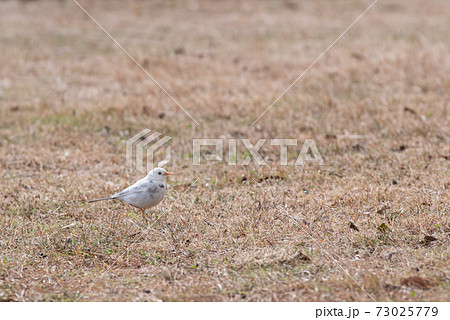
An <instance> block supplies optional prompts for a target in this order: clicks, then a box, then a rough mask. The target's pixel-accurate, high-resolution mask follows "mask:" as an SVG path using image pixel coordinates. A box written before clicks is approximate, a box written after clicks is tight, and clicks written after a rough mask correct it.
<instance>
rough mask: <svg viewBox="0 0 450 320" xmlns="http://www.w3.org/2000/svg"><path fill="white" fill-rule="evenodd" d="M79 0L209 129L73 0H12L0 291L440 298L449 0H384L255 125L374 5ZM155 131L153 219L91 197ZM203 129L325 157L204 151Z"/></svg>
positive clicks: (5, 53) (2, 63)
mask: <svg viewBox="0 0 450 320" xmlns="http://www.w3.org/2000/svg"><path fill="white" fill-rule="evenodd" d="M80 3H81V4H82V5H83V6H85V8H86V9H87V10H88V11H89V12H90V13H91V14H92V15H93V16H94V17H95V18H96V19H98V21H99V22H100V24H101V25H102V26H103V27H104V28H105V29H106V30H108V31H109V32H110V33H111V34H112V35H113V36H114V37H116V38H117V40H118V41H119V42H120V43H121V44H122V45H123V47H124V48H126V49H127V50H128V51H129V52H130V53H131V54H132V55H133V56H134V57H136V60H137V61H139V63H141V64H142V66H143V67H144V68H146V69H147V70H148V71H149V72H150V74H151V75H152V76H154V77H155V78H156V79H157V80H158V81H159V82H160V83H161V85H162V86H164V87H165V88H167V90H168V91H169V92H171V93H172V94H173V96H174V98H175V99H176V100H177V101H179V103H180V104H181V105H182V106H183V107H185V108H186V110H188V112H189V113H190V114H191V115H192V116H193V117H194V118H195V119H196V120H197V121H198V123H199V126H197V125H196V124H195V123H194V122H193V121H192V119H191V118H189V117H188V116H187V115H186V114H185V113H184V112H183V111H182V110H181V109H180V108H179V107H178V106H177V105H176V104H175V103H174V102H173V101H172V100H171V99H170V98H169V97H168V96H167V95H166V94H165V93H164V92H163V91H162V90H161V89H160V88H159V87H158V86H157V85H155V83H154V82H153V81H152V80H151V79H149V78H148V77H147V75H146V74H145V73H144V72H143V71H142V70H141V69H139V67H137V66H136V65H135V64H134V63H133V62H132V61H131V60H130V59H129V57H127V56H126V54H124V53H123V52H122V51H121V50H120V49H119V48H118V47H117V46H116V45H115V44H114V43H113V42H112V41H111V39H109V38H108V37H107V36H106V35H105V33H104V32H103V31H101V30H100V29H99V28H98V26H97V25H95V23H94V22H93V21H92V20H91V19H89V18H88V17H87V16H86V14H85V13H83V12H82V11H81V9H80V8H79V7H77V6H76V4H75V3H74V2H72V1H58V2H55V1H27V2H15V1H1V2H0V12H1V19H0V30H1V32H0V45H1V50H0V179H1V180H0V210H1V211H0V230H1V236H0V259H1V263H0V300H2V301H11V300H12V301H23V300H25V301H61V300H69V301H73V300H77V299H79V300H81V301H96V300H97V301H99V300H107V301H117V300H120V301H122V300H125V301H141V300H149V301H156V300H163V301H191V300H194V301H317V300H320V301H355V300H358V301H370V300H371V297H372V298H373V299H375V300H377V301H409V300H413V301H423V300H427V301H434V300H438V301H445V300H447V301H448V300H449V298H450V294H449V281H450V274H449V265H448V261H449V257H448V254H449V232H450V225H449V211H450V204H449V187H450V176H449V164H450V147H449V146H450V129H449V128H450V126H449V123H450V115H449V101H450V78H449V76H448V75H449V74H450V56H449V54H448V53H449V52H450V38H449V37H448V35H449V34H450V20H449V16H448V12H450V2H449V1H446V0H432V1H426V5H424V4H425V1H393V0H380V1H379V2H378V3H377V4H376V5H375V6H374V7H373V8H372V9H371V10H370V11H369V12H368V13H367V14H366V15H365V16H364V17H363V18H362V19H361V20H360V21H359V22H358V23H357V24H356V25H355V26H354V27H353V28H352V29H351V30H350V31H349V32H348V33H347V34H346V35H345V36H344V37H343V38H342V39H341V40H340V41H339V42H338V43H337V44H336V45H335V46H334V47H333V48H332V49H331V50H330V51H329V52H328V53H327V54H326V55H325V56H324V57H323V58H322V59H321V60H320V61H319V62H318V63H317V64H316V65H315V66H314V67H313V68H311V69H310V71H309V72H308V73H307V74H306V75H305V76H304V77H303V78H302V79H301V80H300V81H299V82H298V83H297V84H296V85H295V86H294V87H292V89H291V90H290V91H288V92H287V93H286V95H285V96H284V97H283V98H282V99H280V100H279V101H278V102H277V103H276V104H275V105H274V106H273V107H272V108H271V109H270V110H269V111H268V112H267V113H266V114H265V115H264V116H263V117H262V118H261V119H260V120H259V121H258V122H257V123H256V124H255V125H254V126H251V123H252V122H253V121H254V120H255V119H256V118H257V117H258V116H259V115H260V114H261V113H262V112H263V111H264V110H265V109H266V108H267V107H268V105H269V104H270V103H271V102H272V101H274V99H275V98H276V97H277V96H278V95H280V94H281V93H282V92H283V91H284V90H285V89H286V88H287V87H288V86H289V85H290V84H291V83H292V82H293V81H294V80H295V79H296V78H297V77H298V76H299V75H300V74H301V73H302V72H303V71H304V70H305V69H306V68H307V67H308V66H309V65H310V63H311V62H313V61H314V59H316V58H317V57H318V56H319V55H320V54H321V53H322V52H323V51H324V50H325V49H326V48H327V47H328V46H329V45H330V44H331V43H332V42H333V41H334V40H335V39H336V38H337V37H338V36H339V35H340V34H341V33H342V32H343V31H344V30H345V29H346V28H347V27H348V26H349V25H350V24H351V23H352V22H353V21H354V20H355V19H356V17H357V16H358V15H359V14H361V13H362V12H363V11H364V10H365V9H366V8H367V7H368V6H369V4H370V2H369V1H342V2H339V3H337V2H336V3H335V2H331V1H322V0H320V1H316V0H314V1H312V0H311V1H301V2H300V1H298V2H296V1H267V2H266V1H245V2H244V1H211V2H206V1H180V2H178V1H176V2H175V1H160V2H158V1H152V2H144V1H117V2H112V1H107V2H106V1H104V2H100V1H89V2H88V1H80ZM144 128H150V129H152V130H156V131H158V132H161V133H164V134H166V135H169V136H171V137H172V140H171V142H170V144H171V147H172V150H173V151H174V154H175V156H174V160H173V163H172V165H171V166H170V169H171V170H172V171H175V172H177V173H178V175H177V176H174V177H171V178H170V179H169V191H168V194H167V196H166V198H165V200H164V202H163V203H162V204H160V205H159V206H158V207H157V208H156V209H155V210H153V216H152V217H151V218H150V220H151V224H150V225H149V226H148V228H146V229H142V228H141V227H140V226H139V225H135V224H133V223H132V222H130V221H129V220H127V219H125V218H124V217H123V215H122V214H128V215H129V216H131V217H134V219H137V220H138V221H141V220H142V218H141V216H140V215H139V213H138V212H136V211H134V209H132V208H130V207H129V206H127V205H125V204H123V203H119V202H117V203H115V202H107V203H97V204H95V205H88V204H86V202H85V201H86V200H88V199H92V198H97V197H100V196H105V195H109V194H112V193H114V192H117V191H119V190H121V189H123V188H124V187H126V186H127V185H129V184H130V183H131V182H134V181H135V180H137V179H138V178H140V177H141V176H142V173H140V172H138V171H137V170H135V169H133V168H129V167H126V166H125V144H124V142H125V140H126V139H128V138H130V137H131V136H133V135H134V134H135V133H137V132H139V131H140V130H142V129H144ZM205 137H206V138H225V139H228V138H237V139H239V138H249V139H250V140H251V141H252V142H255V141H256V140H257V139H259V138H267V139H270V138H296V139H299V141H300V142H301V141H304V139H306V138H313V139H314V141H315V143H316V145H317V147H318V149H319V150H320V152H321V154H322V156H323V159H324V161H325V165H324V166H317V165H315V164H311V163H308V164H306V165H305V166H303V167H294V166H292V165H290V166H280V165H277V159H278V157H279V149H278V148H275V147H270V146H265V147H264V148H263V149H261V154H263V156H264V158H265V159H266V160H267V162H268V164H269V165H268V166H264V167H259V166H256V165H254V163H252V164H250V165H249V166H240V165H237V166H229V165H227V163H226V161H225V162H207V163H205V162H203V163H202V165H201V166H198V167H194V166H193V165H192V159H191V153H192V150H191V139H192V138H205ZM299 145H300V144H299ZM225 146H227V143H226V144H225ZM225 149H226V148H225ZM299 149H300V147H298V148H297V149H296V148H295V147H289V149H288V150H289V154H288V156H289V158H288V159H289V161H291V162H292V161H293V160H295V158H296V155H297V153H298V151H299ZM247 154H248V152H247V151H245V149H244V148H243V147H242V143H241V142H240V141H239V145H238V162H240V161H242V159H243V158H244V157H245V156H246V155H247ZM197 179H198V180H197ZM195 181H196V182H195ZM194 182H195V183H194Z"/></svg>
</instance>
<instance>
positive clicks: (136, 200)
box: [88, 168, 173, 221]
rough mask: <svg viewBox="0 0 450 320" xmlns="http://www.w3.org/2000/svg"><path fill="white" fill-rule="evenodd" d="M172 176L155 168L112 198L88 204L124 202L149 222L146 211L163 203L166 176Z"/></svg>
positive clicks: (161, 169)
mask: <svg viewBox="0 0 450 320" xmlns="http://www.w3.org/2000/svg"><path fill="white" fill-rule="evenodd" d="M171 174H173V173H172V172H167V171H166V170H164V169H163V168H155V169H153V170H152V171H150V172H149V173H148V175H147V176H146V177H145V178H142V179H141V180H139V181H138V182H136V183H135V184H133V185H132V186H129V187H128V188H126V189H125V190H123V191H121V192H119V193H116V194H114V195H112V196H110V197H106V198H101V199H95V200H91V201H89V202H88V203H91V202H97V201H102V200H114V199H117V200H122V201H125V202H127V203H128V204H131V205H132V206H134V207H136V208H138V209H139V210H141V211H142V214H143V216H144V220H145V221H147V218H146V216H145V209H149V208H151V207H154V206H156V205H157V204H158V203H160V202H161V201H162V199H163V198H164V195H165V193H166V184H165V180H166V176H168V175H171Z"/></svg>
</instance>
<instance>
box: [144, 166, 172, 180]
mask: <svg viewBox="0 0 450 320" xmlns="http://www.w3.org/2000/svg"><path fill="white" fill-rule="evenodd" d="M171 174H173V172H168V171H166V170H165V169H163V168H155V169H153V170H152V171H150V172H149V173H148V176H147V177H148V178H149V179H150V180H154V181H164V179H165V178H166V177H167V176H169V175H171Z"/></svg>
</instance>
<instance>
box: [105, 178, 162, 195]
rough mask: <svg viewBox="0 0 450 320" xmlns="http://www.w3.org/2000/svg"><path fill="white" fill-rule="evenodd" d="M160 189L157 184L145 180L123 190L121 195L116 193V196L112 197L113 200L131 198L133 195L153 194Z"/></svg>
mask: <svg viewBox="0 0 450 320" xmlns="http://www.w3.org/2000/svg"><path fill="white" fill-rule="evenodd" d="M158 188H159V186H158V184H157V183H155V182H152V181H149V180H146V179H145V180H144V179H143V180H139V181H138V182H136V183H135V184H133V185H132V186H129V187H128V188H126V189H125V190H123V191H121V192H119V193H116V194H115V195H113V196H112V198H114V199H123V198H124V197H127V196H130V195H133V194H138V193H152V192H156V191H157V190H158Z"/></svg>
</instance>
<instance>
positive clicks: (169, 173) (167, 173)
mask: <svg viewBox="0 0 450 320" xmlns="http://www.w3.org/2000/svg"><path fill="white" fill-rule="evenodd" d="M171 174H174V173H173V172H166V176H170V175H171Z"/></svg>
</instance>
